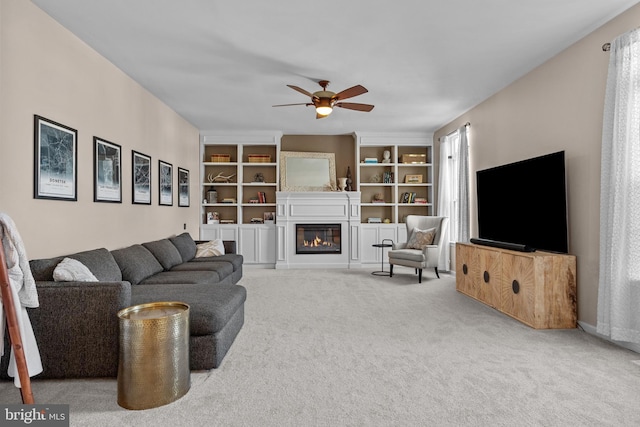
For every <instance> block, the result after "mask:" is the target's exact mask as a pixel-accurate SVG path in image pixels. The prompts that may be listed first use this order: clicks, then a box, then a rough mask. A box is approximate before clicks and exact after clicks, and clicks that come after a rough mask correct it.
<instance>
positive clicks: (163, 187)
mask: <svg viewBox="0 0 640 427" xmlns="http://www.w3.org/2000/svg"><path fill="white" fill-rule="evenodd" d="M158 204H159V205H160V206H173V165H172V164H171V163H167V162H165V161H162V160H158Z"/></svg>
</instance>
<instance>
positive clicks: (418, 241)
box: [407, 228, 436, 250]
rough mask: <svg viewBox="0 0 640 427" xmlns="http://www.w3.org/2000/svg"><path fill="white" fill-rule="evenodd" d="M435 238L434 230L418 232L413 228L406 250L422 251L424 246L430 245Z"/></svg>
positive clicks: (417, 229) (418, 230)
mask: <svg viewBox="0 0 640 427" xmlns="http://www.w3.org/2000/svg"><path fill="white" fill-rule="evenodd" d="M435 237H436V229H435V228H429V229H428V230H420V229H419V228H414V229H413V232H412V233H411V237H410V238H409V241H408V242H407V249H420V250H422V249H424V248H425V247H426V246H429V245H432V244H433V240H434V238H435Z"/></svg>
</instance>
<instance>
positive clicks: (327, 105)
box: [316, 98, 333, 116]
mask: <svg viewBox="0 0 640 427" xmlns="http://www.w3.org/2000/svg"><path fill="white" fill-rule="evenodd" d="M332 111H333V105H332V102H331V99H330V98H320V99H318V101H317V102H316V113H318V114H320V115H321V116H328V115H329V114H331V112H332Z"/></svg>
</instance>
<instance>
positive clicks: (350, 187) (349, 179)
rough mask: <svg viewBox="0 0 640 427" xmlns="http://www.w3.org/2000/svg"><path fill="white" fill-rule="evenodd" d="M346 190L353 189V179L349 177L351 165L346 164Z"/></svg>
mask: <svg viewBox="0 0 640 427" xmlns="http://www.w3.org/2000/svg"><path fill="white" fill-rule="evenodd" d="M346 190H347V191H353V179H351V167H349V166H347V187H346Z"/></svg>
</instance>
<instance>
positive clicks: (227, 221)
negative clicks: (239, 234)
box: [220, 219, 236, 224]
mask: <svg viewBox="0 0 640 427" xmlns="http://www.w3.org/2000/svg"><path fill="white" fill-rule="evenodd" d="M235 223H236V221H235V220H233V219H221V220H220V224H235Z"/></svg>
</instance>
